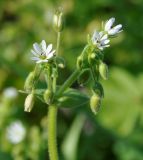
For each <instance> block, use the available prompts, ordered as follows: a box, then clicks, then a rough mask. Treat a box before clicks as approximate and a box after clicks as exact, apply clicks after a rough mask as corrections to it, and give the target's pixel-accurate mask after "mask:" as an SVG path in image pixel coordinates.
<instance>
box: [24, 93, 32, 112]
mask: <svg viewBox="0 0 143 160" xmlns="http://www.w3.org/2000/svg"><path fill="white" fill-rule="evenodd" d="M33 106H34V94H33V93H30V94H29V95H28V96H27V97H26V99H25V104H24V107H25V108H24V111H25V112H31V110H32V108H33Z"/></svg>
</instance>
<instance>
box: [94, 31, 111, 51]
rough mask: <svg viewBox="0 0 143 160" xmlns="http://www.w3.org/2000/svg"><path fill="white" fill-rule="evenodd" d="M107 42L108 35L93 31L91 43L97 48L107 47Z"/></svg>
mask: <svg viewBox="0 0 143 160" xmlns="http://www.w3.org/2000/svg"><path fill="white" fill-rule="evenodd" d="M109 42H110V40H109V39H108V35H107V34H104V32H97V31H95V32H94V33H93V36H92V43H93V44H94V45H95V46H97V48H98V49H100V50H103V49H104V48H105V47H109V46H110V45H109Z"/></svg>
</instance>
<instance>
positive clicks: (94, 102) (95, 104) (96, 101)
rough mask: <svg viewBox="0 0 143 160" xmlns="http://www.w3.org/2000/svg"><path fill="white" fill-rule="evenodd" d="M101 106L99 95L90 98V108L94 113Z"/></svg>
mask: <svg viewBox="0 0 143 160" xmlns="http://www.w3.org/2000/svg"><path fill="white" fill-rule="evenodd" d="M100 106H101V97H100V96H99V95H97V94H94V95H92V97H91V98H90V108H91V110H92V112H93V113H94V114H97V113H98V111H99V109H100Z"/></svg>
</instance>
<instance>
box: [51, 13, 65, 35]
mask: <svg viewBox="0 0 143 160" xmlns="http://www.w3.org/2000/svg"><path fill="white" fill-rule="evenodd" d="M53 26H54V29H55V31H56V32H61V31H62V30H63V28H64V16H63V12H62V11H60V10H57V11H56V13H55V14H54V17H53Z"/></svg>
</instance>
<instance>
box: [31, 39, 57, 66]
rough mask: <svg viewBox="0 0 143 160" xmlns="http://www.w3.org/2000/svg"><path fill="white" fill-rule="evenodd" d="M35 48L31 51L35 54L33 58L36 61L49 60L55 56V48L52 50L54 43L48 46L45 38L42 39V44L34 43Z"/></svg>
mask: <svg viewBox="0 0 143 160" xmlns="http://www.w3.org/2000/svg"><path fill="white" fill-rule="evenodd" d="M33 48H34V50H31V53H32V54H33V55H34V57H32V58H31V59H32V60H34V61H36V63H42V62H48V60H49V59H51V58H52V57H53V56H54V53H55V50H53V51H52V44H49V45H48V46H46V42H45V40H42V42H41V44H40V45H39V44H38V43H34V44H33Z"/></svg>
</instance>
